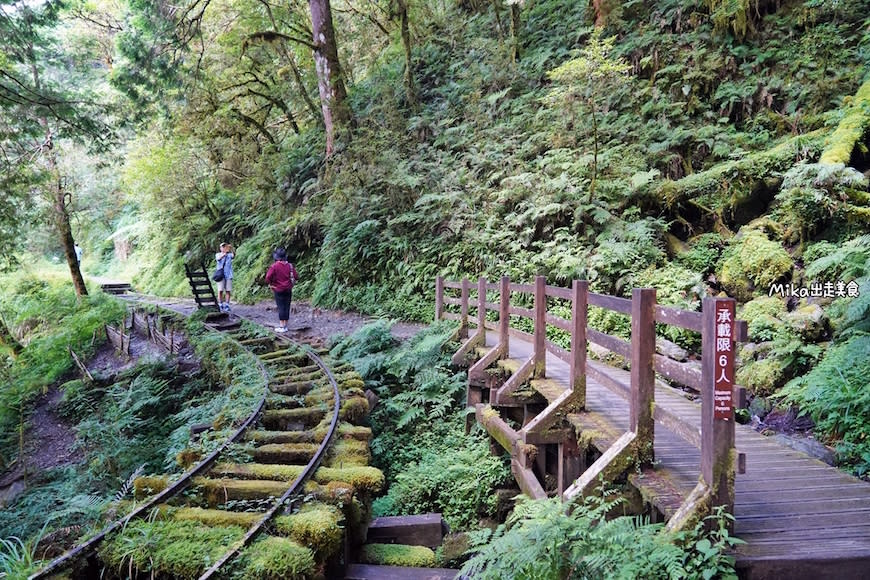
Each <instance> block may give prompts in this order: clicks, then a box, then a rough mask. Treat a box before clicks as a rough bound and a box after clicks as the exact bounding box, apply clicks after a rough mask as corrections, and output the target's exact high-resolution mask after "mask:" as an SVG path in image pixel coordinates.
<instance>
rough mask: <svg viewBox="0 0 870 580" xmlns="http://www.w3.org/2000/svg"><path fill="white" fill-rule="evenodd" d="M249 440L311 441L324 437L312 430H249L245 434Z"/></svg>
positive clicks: (266, 441)
mask: <svg viewBox="0 0 870 580" xmlns="http://www.w3.org/2000/svg"><path fill="white" fill-rule="evenodd" d="M245 439H246V440H247V441H253V442H255V443H310V442H312V441H320V440H322V439H323V437H315V433H314V432H312V431H310V430H309V431H259V430H258V431H249V432H248V433H246V434H245Z"/></svg>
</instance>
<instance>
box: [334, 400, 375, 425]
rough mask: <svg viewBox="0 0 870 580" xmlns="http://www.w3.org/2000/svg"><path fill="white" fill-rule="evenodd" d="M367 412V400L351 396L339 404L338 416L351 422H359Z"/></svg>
mask: <svg viewBox="0 0 870 580" xmlns="http://www.w3.org/2000/svg"><path fill="white" fill-rule="evenodd" d="M368 414H369V402H368V399H366V398H365V397H352V398H350V399H347V400H345V401H344V403H342V405H341V411H339V414H338V418H339V419H341V420H343V421H349V422H351V423H359V422H360V421H362V420H363V419H365V418H366V416H368Z"/></svg>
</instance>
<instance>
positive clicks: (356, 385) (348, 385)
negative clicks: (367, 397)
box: [338, 375, 366, 390]
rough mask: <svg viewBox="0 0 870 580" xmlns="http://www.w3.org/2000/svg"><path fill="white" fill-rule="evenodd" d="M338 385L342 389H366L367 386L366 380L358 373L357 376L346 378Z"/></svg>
mask: <svg viewBox="0 0 870 580" xmlns="http://www.w3.org/2000/svg"><path fill="white" fill-rule="evenodd" d="M338 386H339V388H341V390H345V389H348V390H349V389H365V388H366V384H365V382H364V381H363V380H362V379H361V378H360V377H359V375H357V377H356V378H352V379H346V380H344V381H341V383H340V384H339V385H338Z"/></svg>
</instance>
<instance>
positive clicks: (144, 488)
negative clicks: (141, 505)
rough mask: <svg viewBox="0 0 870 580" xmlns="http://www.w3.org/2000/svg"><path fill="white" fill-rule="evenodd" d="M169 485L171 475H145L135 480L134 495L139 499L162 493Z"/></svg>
mask: <svg viewBox="0 0 870 580" xmlns="http://www.w3.org/2000/svg"><path fill="white" fill-rule="evenodd" d="M167 487H169V477H168V476H166V475H144V476H142V477H137V478H136V479H135V480H134V481H133V490H134V495H135V496H136V498H137V499H142V498H143V497H148V496H149V495H154V494H155V493H160V492H161V491H163V490H164V489H166V488H167Z"/></svg>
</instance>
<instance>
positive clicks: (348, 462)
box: [327, 439, 371, 467]
mask: <svg viewBox="0 0 870 580" xmlns="http://www.w3.org/2000/svg"><path fill="white" fill-rule="evenodd" d="M369 460H371V452H370V451H369V445H368V442H367V441H359V440H357V439H340V440H338V441H337V442H336V443H335V445H333V446H332V449H330V453H329V459H328V461H327V467H351V466H363V465H368V464H369Z"/></svg>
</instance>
